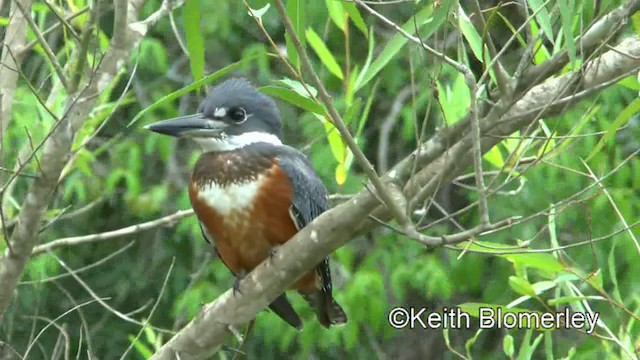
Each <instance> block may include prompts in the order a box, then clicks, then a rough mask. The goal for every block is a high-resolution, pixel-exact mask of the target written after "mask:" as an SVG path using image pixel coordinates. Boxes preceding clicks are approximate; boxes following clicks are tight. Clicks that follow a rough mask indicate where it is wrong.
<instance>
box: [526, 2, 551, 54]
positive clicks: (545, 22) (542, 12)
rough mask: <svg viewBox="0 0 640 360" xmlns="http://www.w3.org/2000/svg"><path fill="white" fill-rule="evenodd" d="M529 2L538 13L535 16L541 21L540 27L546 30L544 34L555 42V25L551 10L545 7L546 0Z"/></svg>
mask: <svg viewBox="0 0 640 360" xmlns="http://www.w3.org/2000/svg"><path fill="white" fill-rule="evenodd" d="M527 2H528V3H529V7H530V8H531V10H533V12H534V13H535V14H536V16H535V18H536V20H538V23H540V27H542V29H543V30H544V35H545V36H546V37H547V39H549V41H551V43H552V44H553V43H554V41H553V40H554V39H553V27H552V26H551V16H549V11H547V8H546V7H545V3H546V1H543V0H527Z"/></svg>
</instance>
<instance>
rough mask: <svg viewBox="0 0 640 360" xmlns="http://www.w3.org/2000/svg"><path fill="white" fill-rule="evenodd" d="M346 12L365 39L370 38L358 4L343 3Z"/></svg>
mask: <svg viewBox="0 0 640 360" xmlns="http://www.w3.org/2000/svg"><path fill="white" fill-rule="evenodd" d="M342 6H343V7H344V10H345V11H346V12H347V14H349V18H350V19H351V21H352V22H353V24H354V25H355V26H356V27H357V28H358V30H360V32H362V34H363V35H364V37H368V36H369V32H368V31H367V24H366V23H365V22H364V19H363V18H362V15H360V11H359V10H358V8H357V7H356V4H354V3H352V2H344V3H342Z"/></svg>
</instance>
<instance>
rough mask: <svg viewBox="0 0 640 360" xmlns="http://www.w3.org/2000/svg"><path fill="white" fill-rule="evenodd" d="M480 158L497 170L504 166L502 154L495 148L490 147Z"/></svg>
mask: <svg viewBox="0 0 640 360" xmlns="http://www.w3.org/2000/svg"><path fill="white" fill-rule="evenodd" d="M482 158H483V159H485V160H487V161H488V162H489V164H491V165H493V166H495V167H496V168H498V169H502V166H503V165H504V157H503V156H502V152H500V148H499V147H497V146H494V147H492V148H491V149H490V150H489V151H487V152H486V153H485V154H484V155H483V156H482Z"/></svg>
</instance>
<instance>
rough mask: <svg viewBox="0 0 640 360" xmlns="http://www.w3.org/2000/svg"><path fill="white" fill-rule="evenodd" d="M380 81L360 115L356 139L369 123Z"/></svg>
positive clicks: (374, 87)
mask: <svg viewBox="0 0 640 360" xmlns="http://www.w3.org/2000/svg"><path fill="white" fill-rule="evenodd" d="M372 37H373V36H372ZM378 83H380V79H378V80H377V81H376V82H375V83H374V84H373V87H372V88H371V92H370V93H369V96H368V97H367V103H366V104H365V105H364V110H363V111H362V115H360V121H359V122H358V130H356V140H357V139H359V138H360V135H362V131H363V130H364V125H365V124H366V123H367V120H368V119H369V111H371V105H373V99H375V98H376V92H377V91H378Z"/></svg>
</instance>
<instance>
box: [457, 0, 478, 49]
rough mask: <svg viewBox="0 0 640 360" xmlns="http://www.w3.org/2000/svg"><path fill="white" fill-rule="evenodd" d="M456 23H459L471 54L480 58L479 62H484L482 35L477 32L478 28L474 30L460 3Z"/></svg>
mask: <svg viewBox="0 0 640 360" xmlns="http://www.w3.org/2000/svg"><path fill="white" fill-rule="evenodd" d="M458 24H459V25H460V31H462V35H463V36H464V38H465V39H466V40H467V42H468V43H469V46H470V47H471V51H472V52H473V55H474V56H475V57H476V59H478V60H480V62H484V61H483V58H482V37H481V36H480V34H478V30H476V28H475V27H474V26H473V24H472V23H471V20H470V19H469V17H468V16H467V14H466V13H465V12H464V9H463V8H462V5H458Z"/></svg>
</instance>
